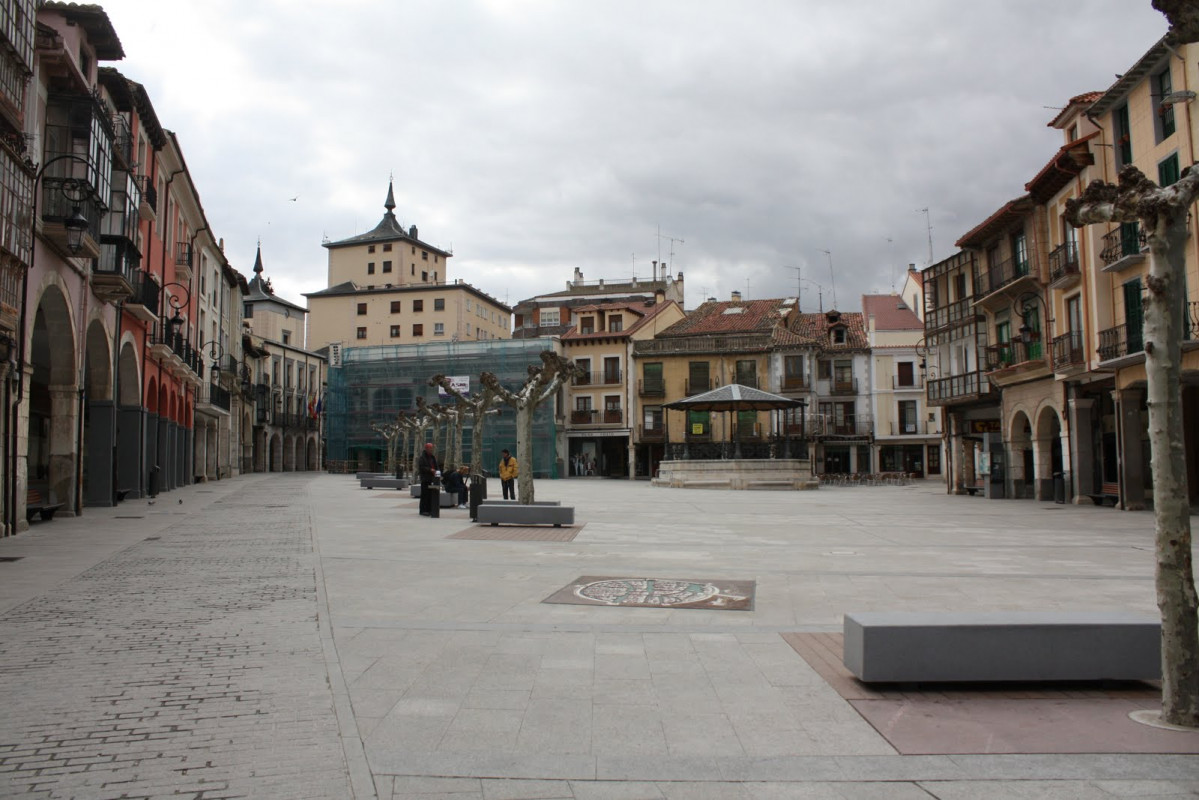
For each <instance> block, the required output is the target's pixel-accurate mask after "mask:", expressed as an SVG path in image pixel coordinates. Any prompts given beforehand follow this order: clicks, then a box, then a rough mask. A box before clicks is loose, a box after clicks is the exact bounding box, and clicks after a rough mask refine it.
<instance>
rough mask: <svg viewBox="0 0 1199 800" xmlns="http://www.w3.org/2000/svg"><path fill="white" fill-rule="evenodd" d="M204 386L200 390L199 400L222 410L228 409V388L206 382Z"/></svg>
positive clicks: (229, 403) (230, 401)
mask: <svg viewBox="0 0 1199 800" xmlns="http://www.w3.org/2000/svg"><path fill="white" fill-rule="evenodd" d="M205 387H206V388H204V389H203V390H201V391H200V402H201V403H207V404H208V405H210V406H213V407H214V408H219V409H221V410H222V411H228V410H229V408H230V406H231V405H232V396H231V395H230V394H229V390H228V389H226V388H225V387H224V386H221V385H220V384H216V383H207V384H205Z"/></svg>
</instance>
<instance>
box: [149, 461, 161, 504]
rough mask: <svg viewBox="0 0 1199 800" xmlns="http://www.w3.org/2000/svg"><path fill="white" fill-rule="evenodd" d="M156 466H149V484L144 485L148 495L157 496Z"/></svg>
mask: <svg viewBox="0 0 1199 800" xmlns="http://www.w3.org/2000/svg"><path fill="white" fill-rule="evenodd" d="M158 473H159V468H158V467H156V466H155V467H150V480H149V482H148V483H149V485H148V486H147V487H146V494H148V495H149V496H150V497H158Z"/></svg>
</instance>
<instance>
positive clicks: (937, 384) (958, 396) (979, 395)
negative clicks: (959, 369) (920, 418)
mask: <svg viewBox="0 0 1199 800" xmlns="http://www.w3.org/2000/svg"><path fill="white" fill-rule="evenodd" d="M990 395H991V382H990V380H988V378H987V376H986V374H985V373H982V372H966V373H963V374H961V375H951V376H950V377H948V378H938V379H935V380H930V381H929V382H928V402H929V404H930V405H934V406H946V405H953V404H955V403H970V402H975V401H978V400H984V399H986V398H988V397H989V396H990Z"/></svg>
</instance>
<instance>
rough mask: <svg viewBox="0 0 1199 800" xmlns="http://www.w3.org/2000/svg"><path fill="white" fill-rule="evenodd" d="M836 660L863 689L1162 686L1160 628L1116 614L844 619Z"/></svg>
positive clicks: (1144, 617) (1149, 619)
mask: <svg viewBox="0 0 1199 800" xmlns="http://www.w3.org/2000/svg"><path fill="white" fill-rule="evenodd" d="M844 631H845V650H844V655H843V658H842V660H843V661H844V663H845V666H846V667H847V668H848V669H849V670H850V671H851V672H852V673H853V674H854V675H856V676H857V677H858V678H859V679H861V680H863V681H867V682H881V683H885V682H901V683H920V682H974V681H1085V680H1158V679H1160V678H1161V620H1160V618H1159V617H1158V616H1157V615H1156V614H1138V613H1131V612H1121V611H1095V612H1090V611H995V612H918V611H917V612H866V613H855V614H846V615H845V623H844Z"/></svg>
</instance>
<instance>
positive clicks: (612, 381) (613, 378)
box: [604, 370, 622, 386]
mask: <svg viewBox="0 0 1199 800" xmlns="http://www.w3.org/2000/svg"><path fill="white" fill-rule="evenodd" d="M621 375H622V373H621V371H620V370H615V371H612V372H609V371H607V370H605V371H604V385H605V386H615V385H616V384H618V383H620V382H621V380H622V378H621Z"/></svg>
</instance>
